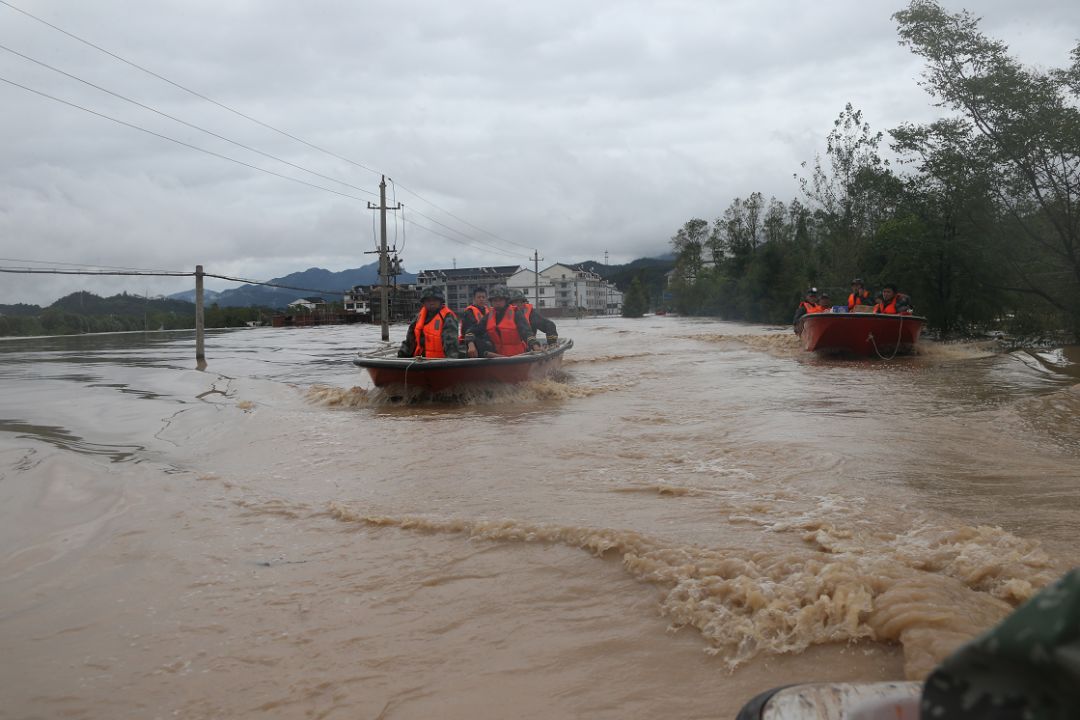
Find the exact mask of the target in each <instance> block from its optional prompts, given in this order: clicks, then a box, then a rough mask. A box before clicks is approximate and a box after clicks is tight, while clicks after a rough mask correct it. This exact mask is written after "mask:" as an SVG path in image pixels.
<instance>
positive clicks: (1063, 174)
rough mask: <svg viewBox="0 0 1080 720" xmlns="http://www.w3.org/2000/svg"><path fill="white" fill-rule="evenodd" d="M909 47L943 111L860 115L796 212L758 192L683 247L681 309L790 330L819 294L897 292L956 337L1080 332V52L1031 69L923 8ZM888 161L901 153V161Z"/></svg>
mask: <svg viewBox="0 0 1080 720" xmlns="http://www.w3.org/2000/svg"><path fill="white" fill-rule="evenodd" d="M893 18H894V19H895V20H896V22H897V25H898V31H899V39H900V43H901V45H903V46H905V47H908V48H909V49H910V50H911V51H912V52H913V53H915V54H916V55H918V56H919V57H921V58H922V59H923V60H924V61H925V67H924V72H923V79H922V83H921V84H922V86H923V87H924V88H925V89H926V91H927V92H928V93H929V95H930V96H931V97H932V98H933V100H934V102H935V104H936V105H937V106H938V107H940V108H941V109H942V110H943V112H944V113H945V114H944V115H943V116H942V117H941V118H940V119H938V120H936V121H934V122H932V123H929V124H925V125H917V124H904V125H901V126H900V127H897V128H894V129H892V130H890V131H889V132H888V133H887V135H886V133H883V132H874V131H873V130H872V129H871V127H870V125H869V123H868V122H867V121H866V120H865V119H864V117H863V115H862V113H861V112H860V111H859V110H857V109H856V108H854V107H853V106H852V105H850V104H849V105H848V106H847V107H845V108H844V110H843V112H841V113H840V116H839V118H838V119H837V120H836V122H835V124H834V126H833V129H832V131H831V132H830V133H829V135H828V138H827V144H826V151H825V154H824V156H823V157H819V158H817V160H816V161H814V162H812V163H805V164H804V166H803V169H802V172H800V173H797V175H796V177H798V178H799V181H800V185H801V197H799V198H798V199H795V200H792V201H790V202H788V203H784V202H781V201H779V200H776V199H770V200H766V199H765V198H764V197H763V196H762V195H761V193H758V192H750V193H749V194H747V195H746V196H745V197H741V198H736V199H734V200H733V201H732V202H731V203H730V205H728V207H727V208H726V209H724V210H723V211H722V212H721V213H720V215H719V216H718V217H717V218H716V219H715V220H714V221H712V222H709V221H706V220H703V219H700V218H693V219H691V220H689V221H687V222H686V223H685V224H684V225H683V226H682V227H681V228H679V230H678V231H677V232H676V233H675V235H674V237H673V238H672V240H671V243H672V246H673V248H674V251H675V253H676V270H675V273H674V276H673V279H672V288H671V289H672V305H673V308H674V309H675V310H677V311H679V312H683V313H687V314H697V315H718V316H721V317H724V318H728V319H739V320H750V321H758V322H789V321H790V320H791V316H792V313H793V310H794V308H795V306H796V304H797V303H798V301H799V299H800V298H801V297H802V294H803V293H804V292H805V290H806V288H807V287H809V286H818V287H821V288H825V289H828V290H830V291H832V293H833V298H834V303H842V302H844V300H845V299H846V297H847V293H848V287H849V284H850V281H851V280H852V279H853V278H855V277H861V278H863V279H864V280H865V281H866V282H867V284H868V285H869V286H871V287H875V288H880V287H881V286H882V285H883V284H884V283H886V282H895V283H897V284H899V285H900V287H901V290H902V291H903V292H907V293H909V294H910V295H911V296H912V297H913V299H914V303H915V306H916V310H917V311H918V312H919V314H923V315H926V316H927V317H928V319H929V322H930V324H931V326H932V327H934V328H937V329H939V330H941V331H945V332H973V331H979V330H985V329H990V328H998V329H1005V330H1008V331H1012V332H1018V333H1037V332H1044V331H1048V330H1049V331H1054V330H1065V331H1069V332H1071V333H1073V334H1076V333H1077V332H1078V331H1080V45H1078V46H1077V47H1076V49H1074V50H1073V51H1072V57H1071V60H1072V64H1071V65H1070V66H1067V67H1064V68H1061V69H1050V70H1038V69H1032V68H1028V67H1025V66H1023V65H1022V64H1021V63H1020V61H1018V60H1017V59H1016V58H1014V57H1012V56H1011V55H1010V54H1009V52H1008V48H1007V47H1006V46H1005V45H1004V43H1002V42H1000V41H997V40H994V39H991V38H988V37H986V36H985V35H984V34H982V32H980V30H979V27H978V19H977V18H975V17H974V16H972V15H971V14H969V13H967V12H961V13H957V14H950V13H948V12H946V11H945V10H943V9H942V8H941V7H940V6H939V5H937V4H936V3H934V2H928V1H925V0H915V1H914V2H912V3H911V4H910V5H909V6H908V7H907V8H906V9H905V10H902V11H900V12H898V13H896V14H895V15H894V16H893ZM890 156H891V157H890Z"/></svg>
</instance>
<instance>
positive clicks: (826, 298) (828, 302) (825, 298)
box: [818, 290, 832, 312]
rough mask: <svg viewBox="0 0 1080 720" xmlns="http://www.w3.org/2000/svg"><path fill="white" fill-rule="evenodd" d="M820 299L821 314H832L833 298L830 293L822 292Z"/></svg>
mask: <svg viewBox="0 0 1080 720" xmlns="http://www.w3.org/2000/svg"><path fill="white" fill-rule="evenodd" d="M820 297H821V302H820V303H819V304H818V307H820V308H821V310H820V312H832V296H831V295H829V293H828V291H826V290H822V291H821V296H820Z"/></svg>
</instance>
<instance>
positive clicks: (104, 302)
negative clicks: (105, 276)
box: [48, 291, 194, 317]
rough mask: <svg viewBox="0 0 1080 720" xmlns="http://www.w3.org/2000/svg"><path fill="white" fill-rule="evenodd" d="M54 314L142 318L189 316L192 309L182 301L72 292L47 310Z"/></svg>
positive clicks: (140, 296)
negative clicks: (148, 315) (153, 314)
mask: <svg viewBox="0 0 1080 720" xmlns="http://www.w3.org/2000/svg"><path fill="white" fill-rule="evenodd" d="M48 309H49V310H51V311H54V312H57V311H59V312H68V313H73V314H75V315H92V316H101V315H119V316H126V317H142V316H143V315H144V314H145V313H146V312H148V311H153V312H166V313H179V314H183V315H190V314H191V313H192V312H193V310H194V308H192V306H191V303H189V302H186V301H184V300H175V299H170V298H147V297H145V296H143V295H129V294H127V293H121V294H119V295H113V296H112V297H100V296H98V295H95V294H93V293H90V292H85V291H83V292H74V293H71V294H70V295H65V296H64V297H62V298H60V299H59V300H57V301H56V302H54V303H53V304H52V305H50V306H49V308H48Z"/></svg>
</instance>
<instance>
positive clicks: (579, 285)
mask: <svg viewBox="0 0 1080 720" xmlns="http://www.w3.org/2000/svg"><path fill="white" fill-rule="evenodd" d="M519 274H520V273H519ZM545 281H546V283H547V284H548V286H549V287H550V288H551V290H550V292H551V300H550V302H548V303H547V304H545V305H540V304H539V303H536V305H537V306H538V307H549V308H552V309H553V310H558V314H566V313H569V312H585V313H587V314H589V315H609V314H610V315H618V314H619V313H620V312H621V311H622V293H621V292H620V291H619V290H617V289H616V288H615V286H613V285H612V284H611V283H609V282H607V281H605V280H603V279H601V277H600V276H599V275H598V274H597V273H595V272H593V271H592V270H587V269H585V268H583V267H581V266H580V265H567V264H565V263H555V264H554V265H552V266H550V267H547V268H545V269H543V270H541V271H540V284H541V290H543V289H544V285H545ZM533 294H535V293H533ZM540 299H541V300H544V299H546V298H545V297H544V293H542V292H541V294H540ZM552 314H556V313H552Z"/></svg>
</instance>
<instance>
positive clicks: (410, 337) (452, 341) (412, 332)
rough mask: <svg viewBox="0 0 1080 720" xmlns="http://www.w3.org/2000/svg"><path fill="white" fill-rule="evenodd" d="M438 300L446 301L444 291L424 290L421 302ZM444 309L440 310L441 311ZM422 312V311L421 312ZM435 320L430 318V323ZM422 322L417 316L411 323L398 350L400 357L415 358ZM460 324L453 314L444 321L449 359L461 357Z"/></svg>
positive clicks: (446, 350)
mask: <svg viewBox="0 0 1080 720" xmlns="http://www.w3.org/2000/svg"><path fill="white" fill-rule="evenodd" d="M432 297H433V298H438V299H439V300H444V298H443V294H442V291H441V290H439V289H437V288H428V289H427V290H424V293H423V294H422V295H421V296H420V299H421V300H425V299H427V298H432ZM441 310H442V308H440V311H441ZM421 312H422V311H421ZM434 319H435V316H434V315H432V316H431V317H430V318H428V322H431V321H432V320H434ZM419 320H420V315H419V314H417V316H416V319H415V320H413V321H412V322H411V323H409V329H408V330H407V331H406V332H405V339H404V340H403V341H402V342H401V347H400V348H398V357H413V356H414V355H416V323H417V322H418V321H419ZM460 327H461V326H460V325H459V324H458V318H457V315H455V314H454V313H453V312H450V313H447V315H446V318H445V319H444V320H443V326H442V333H441V335H440V337H441V338H442V346H443V353H445V354H446V357H448V358H456V357H461V349H460V347H459V346H458V331H459V329H460Z"/></svg>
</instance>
